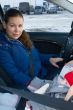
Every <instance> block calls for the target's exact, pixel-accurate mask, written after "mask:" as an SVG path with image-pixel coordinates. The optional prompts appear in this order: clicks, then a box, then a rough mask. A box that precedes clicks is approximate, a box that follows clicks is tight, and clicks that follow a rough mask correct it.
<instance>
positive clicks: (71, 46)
mask: <svg viewBox="0 0 73 110" xmlns="http://www.w3.org/2000/svg"><path fill="white" fill-rule="evenodd" d="M72 25H73V22H72V24H71V27H73V26H72ZM61 54H62V58H64V61H65V62H67V61H69V60H70V59H71V57H73V55H72V54H73V28H72V29H71V31H70V33H69V35H68V39H67V43H66V45H65V47H64V48H63V49H62V51H61Z"/></svg>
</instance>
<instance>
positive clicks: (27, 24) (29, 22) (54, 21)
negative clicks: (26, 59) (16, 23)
mask: <svg viewBox="0 0 73 110" xmlns="http://www.w3.org/2000/svg"><path fill="white" fill-rule="evenodd" d="M0 2H1V5H2V7H3V9H4V11H6V10H7V8H5V7H4V6H5V5H9V6H10V7H11V8H15V7H16V8H17V9H19V10H20V11H21V12H22V13H23V16H24V29H25V30H26V31H27V32H30V31H33V32H34V31H36V32H37V31H39V32H40V31H41V32H42V31H44V32H69V31H70V29H71V23H72V20H73V14H72V13H70V12H68V11H67V10H65V9H63V8H61V7H60V6H57V5H55V4H53V3H51V2H47V1H45V0H15V1H14V0H10V1H9V0H0ZM22 2H24V6H21V7H20V5H19V4H20V3H22ZM25 2H27V4H26V5H25ZM10 7H9V8H10ZM24 7H25V8H24ZM40 7H43V8H42V10H40V11H39V10H37V11H35V9H39V8H40ZM9 8H8V9H9Z"/></svg>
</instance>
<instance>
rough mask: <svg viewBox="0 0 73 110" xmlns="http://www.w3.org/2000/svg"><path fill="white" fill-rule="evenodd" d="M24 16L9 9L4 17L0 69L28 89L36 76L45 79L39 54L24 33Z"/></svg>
mask: <svg viewBox="0 0 73 110" xmlns="http://www.w3.org/2000/svg"><path fill="white" fill-rule="evenodd" d="M23 22H24V20H23V16H22V14H21V13H20V12H19V11H18V10H16V9H9V10H8V11H7V12H6V14H5V17H4V22H3V27H4V31H2V32H0V67H1V68H2V69H3V70H4V71H5V72H6V73H7V74H8V75H9V76H10V77H11V78H12V80H14V81H15V82H16V83H18V84H21V85H23V86H25V87H27V86H28V85H29V84H30V82H31V81H32V79H33V78H34V77H35V76H40V77H41V78H43V77H44V76H45V75H46V73H45V72H42V66H41V62H40V58H39V54H38V52H37V50H36V49H35V47H34V46H33V45H32V42H31V41H30V39H29V37H28V35H27V34H26V33H25V32H24V31H23Z"/></svg>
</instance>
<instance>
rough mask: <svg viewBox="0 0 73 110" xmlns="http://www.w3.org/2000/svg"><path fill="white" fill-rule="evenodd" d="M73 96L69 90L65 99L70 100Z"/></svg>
mask: <svg viewBox="0 0 73 110" xmlns="http://www.w3.org/2000/svg"><path fill="white" fill-rule="evenodd" d="M72 96H73V94H70V93H69V92H68V93H67V95H66V97H65V101H68V100H69V99H70V98H71V97H72Z"/></svg>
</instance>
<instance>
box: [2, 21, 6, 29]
mask: <svg viewBox="0 0 73 110" xmlns="http://www.w3.org/2000/svg"><path fill="white" fill-rule="evenodd" d="M2 24H3V28H4V29H6V23H5V21H3V23H2Z"/></svg>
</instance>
